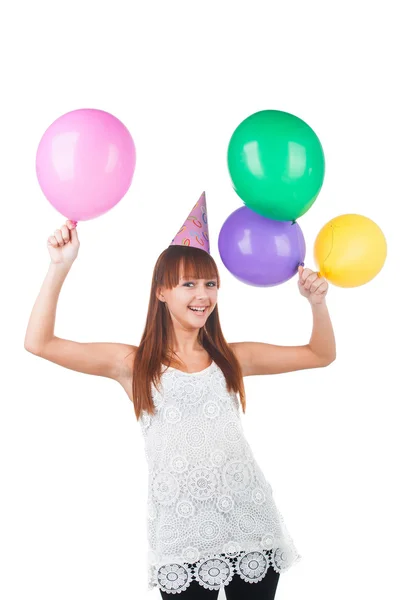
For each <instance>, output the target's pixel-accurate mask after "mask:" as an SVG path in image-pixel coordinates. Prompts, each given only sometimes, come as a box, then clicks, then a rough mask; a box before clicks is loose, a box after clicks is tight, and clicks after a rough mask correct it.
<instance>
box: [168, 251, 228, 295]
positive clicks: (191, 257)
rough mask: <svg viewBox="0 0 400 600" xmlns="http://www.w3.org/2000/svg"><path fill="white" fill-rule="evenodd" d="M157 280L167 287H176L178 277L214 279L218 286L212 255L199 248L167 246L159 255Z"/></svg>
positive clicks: (215, 266) (216, 271)
mask: <svg viewBox="0 0 400 600" xmlns="http://www.w3.org/2000/svg"><path fill="white" fill-rule="evenodd" d="M160 259H161V261H160V265H159V268H158V275H157V282H158V284H159V285H163V286H165V287H166V288H167V289H171V288H173V287H176V286H177V285H178V284H179V281H180V277H181V276H182V277H185V278H188V279H215V280H216V281H217V287H218V288H219V286H220V280H219V274H218V269H217V265H216V264H215V261H214V259H213V258H212V256H210V255H209V254H208V252H206V251H205V250H200V248H192V247H190V246H169V247H168V248H167V249H166V250H165V251H164V253H163V255H162V256H161V257H160Z"/></svg>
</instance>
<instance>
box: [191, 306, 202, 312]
mask: <svg viewBox="0 0 400 600" xmlns="http://www.w3.org/2000/svg"><path fill="white" fill-rule="evenodd" d="M189 308H190V310H195V311H197V312H204V311H205V310H206V309H205V308H193V306H189Z"/></svg>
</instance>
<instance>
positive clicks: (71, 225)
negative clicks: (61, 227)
mask: <svg viewBox="0 0 400 600" xmlns="http://www.w3.org/2000/svg"><path fill="white" fill-rule="evenodd" d="M66 225H67V227H68V229H75V227H76V226H77V223H76V221H70V220H68V221H67V222H66Z"/></svg>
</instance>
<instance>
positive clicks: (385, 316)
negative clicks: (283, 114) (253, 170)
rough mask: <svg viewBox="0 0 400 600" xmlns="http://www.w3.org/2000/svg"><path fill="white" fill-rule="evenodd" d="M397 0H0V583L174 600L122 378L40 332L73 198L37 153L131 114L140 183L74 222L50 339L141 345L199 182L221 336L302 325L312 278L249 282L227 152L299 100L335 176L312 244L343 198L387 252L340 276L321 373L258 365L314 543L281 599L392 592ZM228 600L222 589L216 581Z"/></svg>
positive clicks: (1, 588) (278, 483) (266, 463)
mask: <svg viewBox="0 0 400 600" xmlns="http://www.w3.org/2000/svg"><path fill="white" fill-rule="evenodd" d="M395 8H396V7H395V3H394V2H391V1H388V0H384V1H381V2H379V3H378V4H376V3H366V2H354V1H349V0H347V1H346V2H338V1H336V2H333V3H332V2H326V1H325V2H324V1H322V2H321V1H310V0H308V1H307V0H303V1H302V2H294V1H293V2H288V1H282V0H281V1H280V2H266V1H265V2H251V1H249V0H247V2H226V3H225V2H217V1H216V0H214V1H212V2H207V1H202V2H188V1H186V2H183V1H181V2H176V1H175V2H174V1H171V0H170V1H169V2H161V1H160V2H154V1H149V0H147V1H146V2H144V1H143V2H133V1H132V0H130V1H126V2H122V1H121V0H114V1H113V2H107V3H105V2H99V0H97V1H96V2H94V1H88V0H80V1H79V2H78V1H76V0H69V2H59V1H56V2H45V1H43V0H35V2H27V1H26V0H25V1H24V2H19V3H8V5H7V8H6V9H5V10H4V9H3V10H2V16H1V19H0V21H1V25H0V27H1V31H0V33H1V35H0V40H1V41H0V43H1V57H2V78H1V79H2V94H1V111H0V119H1V122H0V134H1V143H0V151H1V162H0V168H1V172H0V185H1V190H0V191H1V202H2V226H1V236H0V243H1V273H2V277H1V280H2V291H1V304H2V308H1V354H2V356H1V367H2V369H1V371H2V373H1V379H0V381H1V386H2V390H1V415H0V451H1V473H0V477H1V496H0V502H1V511H0V531H1V533H0V540H1V541H0V553H1V556H0V564H1V571H2V574H1V577H0V596H1V597H2V598H4V600H17V599H18V600H20V599H21V598H32V597H33V596H35V597H40V598H41V600H46V599H49V600H50V599H51V600H53V599H54V598H57V599H58V600H64V599H65V600H67V599H68V600H69V599H70V598H74V599H76V600H84V599H85V600H86V599H88V598H96V599H97V600H100V599H106V600H111V599H114V598H118V600H124V599H131V598H140V599H142V598H143V599H144V598H146V597H148V598H159V597H160V595H159V592H158V591H156V590H154V591H152V592H147V563H146V561H147V538H146V522H145V511H146V501H147V488H146V486H147V465H146V461H145V455H144V446H143V441H142V437H141V432H140V427H139V424H138V423H137V422H136V418H135V415H134V412H133V408H132V404H131V402H130V401H129V399H128V397H127V396H126V394H125V393H124V391H123V390H122V388H121V387H120V386H119V385H118V384H117V383H115V382H113V381H111V380H107V379H104V378H96V377H89V376H86V375H83V374H79V373H75V372H72V371H68V370H66V369H62V368H61V367H59V366H57V365H54V364H52V363H49V362H46V361H44V360H41V359H40V358H37V357H35V356H33V355H31V354H29V353H28V352H26V351H25V350H24V336H25V330H26V326H27V323H28V319H29V315H30V311H31V308H32V306H33V303H34V301H35V299H36V296H37V293H38V292H39V289H40V286H41V283H42V281H43V278H44V276H45V274H46V272H47V268H48V264H49V256H48V252H47V248H46V241H47V237H48V236H49V235H50V234H52V232H53V231H54V229H56V228H57V227H60V226H61V225H62V223H63V222H64V217H62V216H60V215H59V214H58V213H57V212H56V211H55V210H54V209H53V207H52V206H51V205H50V204H49V202H48V201H47V200H46V199H45V198H44V196H43V194H42V192H41V190H40V188H39V185H38V183H37V180H36V174H35V154H36V149H37V145H38V143H39V140H40V138H41V136H42V134H43V133H44V131H45V129H46V128H47V127H48V126H49V125H50V124H51V123H52V122H53V121H54V120H55V119H56V118H58V117H59V116H61V115H62V114H64V113H65V112H68V111H70V110H74V109H77V108H88V107H90V108H99V109H102V110H106V111H109V112H111V113H113V114H114V115H116V116H117V117H118V118H119V119H121V120H122V121H123V122H124V123H125V125H126V126H127V127H128V128H129V130H130V132H131V134H132V136H133V138H134V140H135V143H136V147H137V157H138V158H137V167H136V172H135V175H134V179H133V183H132V186H131V188H130V190H129V192H128V194H127V195H126V196H125V198H124V199H123V200H122V201H121V202H120V203H119V204H118V205H117V206H116V207H115V208H114V209H113V210H112V211H110V212H109V213H107V214H106V215H104V216H102V217H101V218H98V219H95V220H93V221H87V222H82V223H80V224H79V225H78V232H79V236H80V240H81V249H80V253H79V256H78V259H77V261H76V263H75V264H74V266H73V269H72V271H71V272H70V274H69V276H68V278H67V281H66V283H65V285H64V288H63V290H62V292H61V296H60V301H59V306H58V312H57V320H56V330H55V333H56V335H58V336H61V337H66V338H68V339H73V340H77V341H119V342H126V343H133V344H138V343H139V341H140V336H141V333H142V331H143V327H144V321H145V317H146V310H147V304H148V294H149V286H150V280H151V273H152V269H153V266H154V263H155V260H156V258H157V257H158V255H159V254H160V252H161V251H162V250H163V249H164V248H165V247H166V246H167V245H168V244H169V242H170V240H171V239H172V237H173V236H174V235H175V233H176V232H177V231H178V229H179V228H180V226H181V224H182V223H183V221H184V220H185V218H186V216H187V214H188V212H189V211H190V209H191V208H192V206H193V204H194V203H195V202H196V200H197V199H198V197H199V196H200V194H201V192H202V191H203V190H205V191H206V192H207V203H208V215H209V227H210V237H211V252H212V254H213V256H214V258H215V259H216V261H217V264H218V266H219V268H220V273H221V277H222V287H221V290H220V295H219V306H220V314H221V320H222V326H223V331H224V335H225V337H226V339H227V340H228V341H230V342H233V341H245V340H247V341H248V340H253V341H264V342H269V343H275V344H283V345H297V344H303V343H307V342H308V341H309V338H310V335H311V325H312V321H311V316H312V315H311V309H310V306H309V304H308V302H307V300H306V299H305V298H303V297H301V296H300V294H299V292H298V289H297V278H293V279H292V280H291V281H289V282H287V283H286V284H284V285H281V286H278V287H276V288H263V289H262V288H255V287H251V286H247V285H245V284H242V283H240V282H239V281H237V280H236V279H235V278H234V277H233V276H232V275H231V274H230V273H229V272H228V271H227V270H226V269H225V267H224V266H223V264H222V261H221V259H220V257H219V254H218V248H217V240H218V233H219V230H220V228H221V226H222V224H223V222H224V221H225V219H226V218H227V217H228V215H229V214H230V213H231V212H233V211H234V210H235V209H236V208H238V207H239V206H241V205H242V203H241V200H240V199H239V198H238V197H237V196H236V194H235V193H234V191H233V189H232V187H231V183H230V179H229V174H228V170H227V166H226V150H227V146H228V143H229V139H230V136H231V135H232V133H233V131H234V129H235V128H236V127H237V125H238V124H239V123H240V122H241V121H242V120H243V119H244V118H246V117H247V116H249V115H250V114H252V113H254V112H256V111H258V110H263V109H278V110H284V111H288V112H291V113H293V114H295V115H297V116H299V117H300V118H302V119H303V120H305V121H306V122H307V123H308V124H309V125H310V126H311V127H312V128H313V129H314V130H315V132H316V133H317V135H318V136H319V138H320V140H321V142H322V145H323V148H324V152H325V157H326V177H325V182H324V185H323V188H322V191H321V193H320V195H319V197H318V199H317V201H316V203H315V204H314V206H313V207H312V208H311V210H310V211H309V212H308V213H307V214H306V215H304V216H303V217H302V218H301V219H300V220H299V224H300V226H301V228H302V230H303V233H304V236H305V239H306V243H307V256H306V266H308V267H310V268H312V269H315V267H316V266H315V264H314V262H313V244H314V240H315V238H316V236H317V234H318V232H319V230H320V229H321V228H322V226H323V225H324V224H325V223H326V222H327V221H329V220H330V219H331V218H333V217H335V216H338V215H340V214H344V213H349V212H353V213H359V214H363V215H365V216H368V217H369V218H371V219H373V220H374V221H375V222H376V223H377V224H378V225H379V226H380V227H381V228H382V230H383V231H384V233H385V236H386V238H387V242H388V250H389V252H388V258H387V261H386V265H385V267H384V269H383V270H382V271H381V273H380V274H379V275H378V276H377V277H376V278H375V279H374V280H373V281H372V282H371V283H369V284H368V285H365V286H362V287H360V288H357V289H348V290H345V289H340V288H335V287H333V286H330V290H329V293H328V297H327V302H328V307H329V311H330V314H331V318H332V322H333V325H334V330H335V335H336V340H337V360H336V362H335V363H333V364H332V365H331V366H329V367H328V368H326V369H321V370H312V371H300V372H296V373H291V374H286V375H280V376H279V375H278V376H270V377H267V376H265V377H253V378H246V379H245V385H246V391H247V405H248V408H247V413H246V415H245V416H243V415H242V420H243V424H244V428H245V433H246V436H247V438H248V440H249V441H250V443H251V446H252V448H253V451H254V454H255V457H256V459H257V460H258V461H259V464H260V466H261V467H262V469H263V471H264V473H265V475H266V477H267V479H268V480H269V481H270V483H271V485H272V488H273V490H274V496H275V500H276V502H277V505H278V507H279V509H280V511H281V512H282V514H283V516H284V518H285V521H286V525H287V527H288V529H289V531H290V533H291V535H292V537H293V539H294V541H295V543H296V546H297V548H298V550H299V551H300V553H301V555H302V561H301V562H300V563H298V564H297V565H296V566H295V567H294V568H293V569H291V570H290V571H289V572H288V573H285V574H284V575H282V576H281V579H280V583H279V586H278V591H277V595H276V598H277V600H293V599H294V598H296V599H297V600H301V599H304V600H305V599H307V600H321V598H323V599H324V600H337V598H349V599H351V598H354V597H357V598H363V600H369V599H371V600H372V599H374V600H375V599H376V598H378V597H381V598H388V599H392V598H395V597H397V594H398V590H399V587H400V584H399V580H398V576H397V574H396V572H398V561H399V558H400V556H399V517H398V506H399V504H400V497H399V493H398V490H397V485H398V465H397V457H398V453H399V443H398V420H397V406H398V402H399V394H398V391H397V387H398V386H397V375H398V359H399V351H398V348H399V346H398V336H399V326H398V296H397V290H398V261H399V241H398V238H399V236H398V227H399V216H400V215H399V209H398V203H399V188H398V179H399V176H398V165H399V146H398V138H399V133H400V128H399V117H398V114H399V113H398V111H399V93H398V81H397V80H398V56H399V42H398V30H397V29H398V26H397V21H396V19H395ZM220 597H224V595H223V593H221V594H220Z"/></svg>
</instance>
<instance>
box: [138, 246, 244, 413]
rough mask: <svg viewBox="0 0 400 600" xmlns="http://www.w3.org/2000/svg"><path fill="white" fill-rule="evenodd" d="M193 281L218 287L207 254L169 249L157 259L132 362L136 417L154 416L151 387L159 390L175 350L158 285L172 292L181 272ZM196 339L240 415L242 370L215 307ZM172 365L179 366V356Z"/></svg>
mask: <svg viewBox="0 0 400 600" xmlns="http://www.w3.org/2000/svg"><path fill="white" fill-rule="evenodd" d="M181 267H182V270H183V273H184V275H185V276H186V277H190V278H193V279H216V280H217V288H218V289H219V287H220V277H219V273H218V268H217V265H216V263H215V261H214V259H213V258H212V256H211V255H210V254H208V252H205V251H204V250H201V249H199V248H193V247H192V246H179V245H176V246H169V247H168V248H167V249H166V250H164V251H163V252H162V253H161V254H160V256H159V257H158V259H157V262H156V264H155V267H154V271H153V277H152V284H151V291H150V299H149V306H148V311H147V318H146V325H145V328H144V331H143V334H142V339H141V341H140V344H139V346H138V349H137V351H136V355H135V358H134V363H133V382H132V396H133V405H134V410H135V414H136V418H137V419H139V418H140V415H141V413H142V411H144V410H145V411H147V412H148V413H149V414H151V415H154V414H155V406H154V403H153V400H152V393H151V384H152V383H154V385H155V386H156V388H157V389H158V385H159V383H160V376H161V370H162V368H163V364H164V365H167V366H169V365H170V364H171V359H172V358H173V355H174V351H173V349H172V347H171V334H172V330H173V324H172V320H171V316H170V314H169V311H168V309H167V307H166V305H165V303H164V302H162V301H161V300H159V299H158V298H157V290H158V289H159V288H160V287H161V286H165V287H166V288H167V289H172V288H173V287H175V286H177V285H178V284H179V275H180V270H181ZM198 340H199V342H200V344H201V345H202V346H203V348H204V349H205V350H206V351H207V352H208V354H209V356H210V357H211V359H212V360H213V361H214V362H215V363H216V364H217V365H218V366H219V367H220V369H221V370H222V372H223V374H224V375H225V380H226V384H227V389H228V391H229V392H231V391H233V392H235V393H239V396H240V402H241V405H242V409H243V413H245V412H246V395H245V390H244V384H243V375H242V369H241V367H240V364H239V361H238V360H237V358H236V356H235V354H234V352H233V350H231V348H230V347H229V345H228V343H227V342H226V340H225V338H224V336H223V334H222V329H221V324H220V321H219V315H218V304H217V305H216V306H215V308H214V310H213V311H212V312H211V314H210V315H209V317H208V319H207V321H206V323H205V325H204V327H200V329H199V334H198ZM174 362H175V363H176V362H177V363H181V361H180V360H179V358H178V357H176V358H174Z"/></svg>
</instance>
